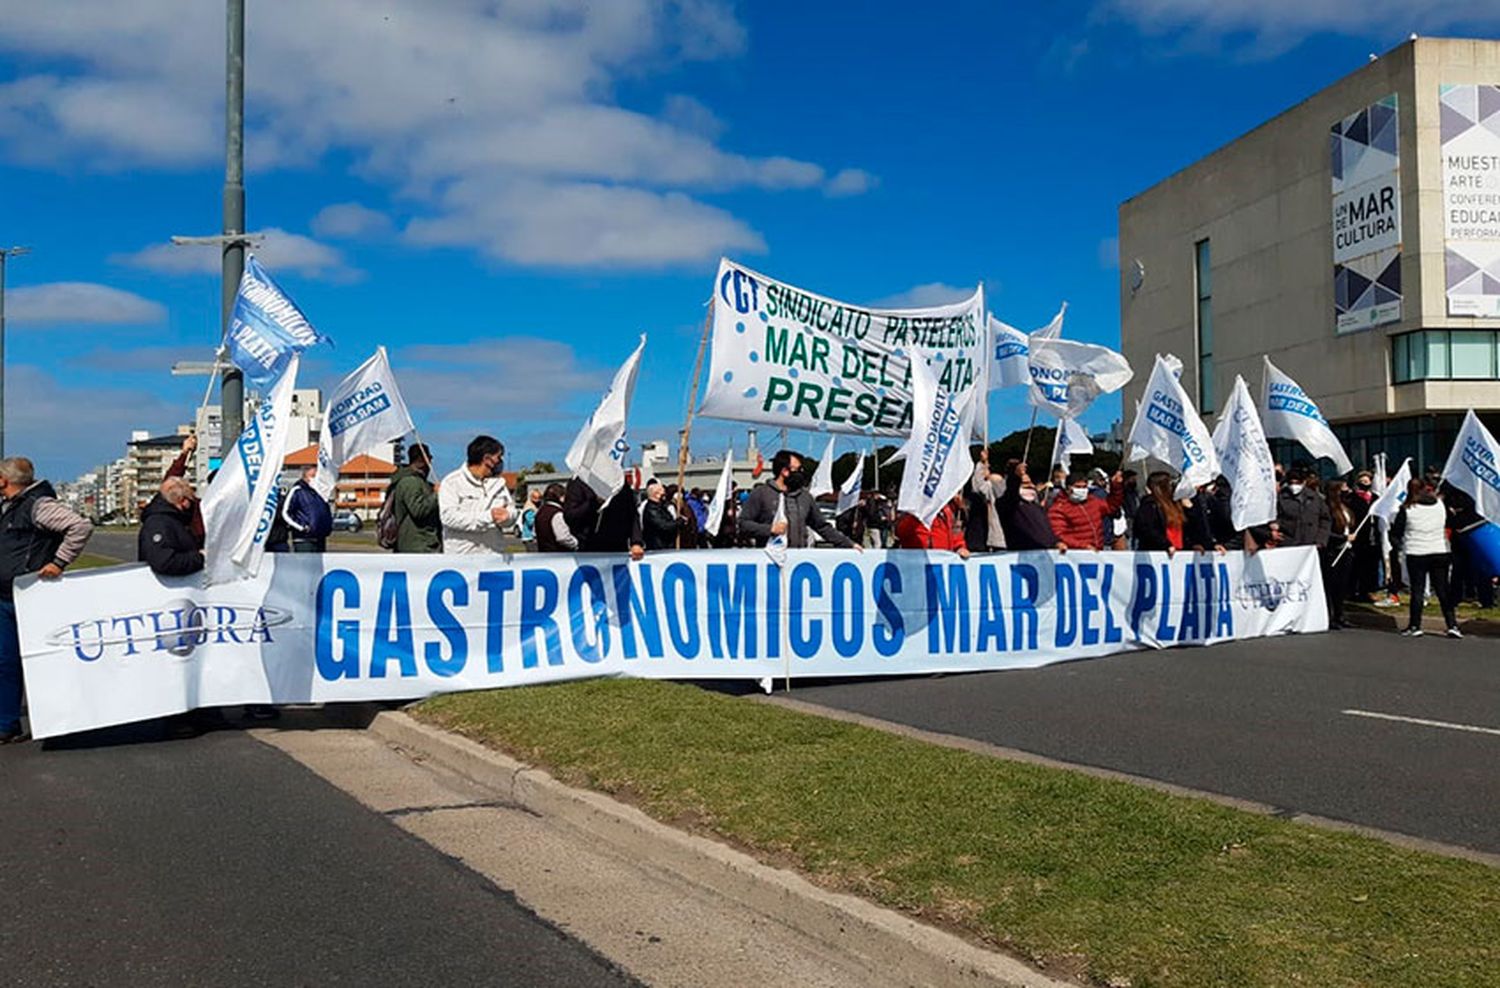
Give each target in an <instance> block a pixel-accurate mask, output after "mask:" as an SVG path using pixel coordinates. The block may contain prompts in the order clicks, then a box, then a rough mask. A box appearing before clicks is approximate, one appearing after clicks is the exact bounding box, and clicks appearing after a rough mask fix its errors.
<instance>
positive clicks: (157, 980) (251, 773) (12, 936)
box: [0, 728, 636, 988]
mask: <svg viewBox="0 0 1500 988" xmlns="http://www.w3.org/2000/svg"><path fill="white" fill-rule="evenodd" d="M153 737H154V735H153V733H152V731H151V729H150V728H145V729H142V728H135V729H131V730H129V731H122V732H117V733H116V734H115V735H114V736H113V740H115V741H119V742H129V743H120V744H115V745H108V744H106V745H103V746H99V747H93V748H83V749H75V750H56V749H53V750H43V748H42V746H40V745H36V744H28V745H15V746H9V747H5V748H0V889H3V890H4V893H5V895H4V902H5V907H6V916H5V919H4V921H3V922H0V982H3V983H4V984H6V985H16V986H27V985H37V986H43V985H45V986H59V985H130V984H137V985H162V986H171V985H208V984H213V985H226V986H235V985H243V986H256V988H260V986H263V985H320V986H321V985H376V984H378V985H480V984H483V985H517V986H520V985H525V986H589V985H601V986H602V985H608V986H623V985H631V984H636V982H634V981H632V980H631V979H630V978H628V977H627V976H625V975H623V974H621V973H619V972H618V971H617V970H616V969H614V968H613V967H611V966H610V965H609V964H608V962H606V961H604V960H602V959H601V958H599V957H598V956H597V955H596V954H594V953H592V952H591V951H589V950H588V949H587V948H586V947H584V946H583V945H581V944H580V943H578V942H577V941H576V940H573V939H571V938H569V937H567V936H566V935H564V934H563V933H561V932H559V931H558V930H557V929H556V928H554V927H552V926H550V925H548V924H546V923H544V922H543V921H541V920H540V919H538V918H537V917H536V916H535V915H533V914H532V913H531V912H529V911H528V910H526V909H525V908H523V907H522V906H520V905H519V904H517V902H516V901H515V900H514V898H513V897H511V896H510V895H509V894H508V893H505V892H502V891H500V890H499V889H497V888H496V887H495V886H493V885H492V884H490V883H489V882H487V881H486V880H485V879H483V878H481V877H480V876H479V875H477V874H475V873H474V872H471V871H469V870H468V869H467V868H465V867H464V866H463V865H461V864H459V863H458V862H457V861H456V860H454V859H451V858H448V857H446V856H445V855H443V854H441V853H439V852H437V851H436V850H434V849H432V848H431V847H429V846H428V845H426V844H424V843H421V842H419V841H418V840H417V839H416V838H414V837H412V836H410V835H408V834H406V833H405V832H403V831H402V830H400V829H398V828H397V827H396V826H395V825H394V824H393V823H392V822H391V821H390V820H388V819H386V818H385V817H383V816H381V815H380V814H377V813H374V812H371V811H370V810H368V809H366V808H364V807H362V806H361V805H359V804H358V803H357V802H355V801H354V800H353V799H352V798H351V797H349V796H347V795H345V794H344V793H342V792H340V791H339V790H337V789H335V788H333V787H332V786H331V785H329V784H328V783H326V782H323V781H322V780H321V779H319V778H317V777H316V776H314V775H313V774H312V773H311V772H309V771H308V770H306V769H304V768H303V767H302V766H301V765H299V764H297V763H296V762H294V761H292V760H291V759H290V758H288V757H287V756H285V755H283V754H281V753H280V752H277V751H275V750H273V749H271V748H269V747H266V746H265V745H262V744H260V743H259V742H257V741H255V740H253V739H251V738H250V737H248V736H246V735H244V734H241V733H239V732H237V731H220V732H216V733H213V734H210V735H207V736H204V737H202V738H197V739H194V740H191V741H172V742H155V743H153V742H152V739H153ZM91 740H92V742H93V743H95V744H99V743H100V742H101V741H109V740H111V738H110V737H108V736H101V735H95V736H93V737H92V739H91Z"/></svg>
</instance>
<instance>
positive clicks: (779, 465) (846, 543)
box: [740, 449, 860, 549]
mask: <svg viewBox="0 0 1500 988" xmlns="http://www.w3.org/2000/svg"><path fill="white" fill-rule="evenodd" d="M783 505H784V506H785V507H784V510H785V517H784V518H783V519H782V520H780V521H778V520H777V519H776V515H777V511H778V509H779V508H782V506H783ZM809 530H810V531H814V532H817V533H818V538H820V539H822V540H823V541H824V542H828V543H830V544H832V545H834V546H837V547H838V548H840V549H858V548H860V547H859V546H856V545H855V544H854V543H853V542H852V541H850V539H849V538H848V537H847V536H845V535H844V534H843V533H842V532H840V531H839V530H838V529H837V528H834V527H833V525H831V524H829V522H828V519H826V518H824V517H823V514H822V512H820V511H819V510H818V506H817V504H816V503H815V502H814V501H813V498H812V494H810V493H809V492H808V490H807V472H806V471H805V470H804V469H803V467H802V454H800V453H794V452H792V451H791V450H789V449H783V450H779V451H778V452H777V453H776V455H775V456H774V457H773V458H772V459H771V477H770V478H769V479H767V480H765V481H762V482H761V483H759V484H757V485H756V486H755V489H754V490H752V491H751V492H750V496H749V497H748V498H747V499H746V500H745V506H744V508H743V509H741V511H740V531H741V532H743V533H745V534H746V535H748V536H749V537H750V538H752V539H753V540H754V541H755V544H756V545H758V546H764V545H765V544H766V542H767V541H769V540H770V538H771V536H773V535H785V536H786V544H787V547H788V548H790V549H801V548H805V547H806V546H807V543H808V539H807V533H808V531H809Z"/></svg>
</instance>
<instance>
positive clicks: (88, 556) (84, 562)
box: [68, 552, 120, 570]
mask: <svg viewBox="0 0 1500 988" xmlns="http://www.w3.org/2000/svg"><path fill="white" fill-rule="evenodd" d="M118 565H120V560H118V559H115V558H114V557H113V556H98V555H95V554H94V553H92V552H85V553H83V554H81V555H80V556H79V557H78V558H77V559H75V560H73V562H71V563H70V564H68V569H70V570H79V569H101V568H103V567H105V566H118Z"/></svg>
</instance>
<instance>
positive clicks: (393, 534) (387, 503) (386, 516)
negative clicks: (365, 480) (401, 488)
mask: <svg viewBox="0 0 1500 988" xmlns="http://www.w3.org/2000/svg"><path fill="white" fill-rule="evenodd" d="M399 483H400V481H399V480H398V481H396V484H392V485H391V486H390V487H389V488H388V489H387V490H386V492H385V500H384V501H381V502H380V513H379V514H377V515H376V516H375V540H376V541H377V542H379V543H380V548H382V549H389V550H392V551H394V550H395V548H396V540H397V539H398V538H399V537H400V535H401V519H399V518H397V517H396V485H397V484H399Z"/></svg>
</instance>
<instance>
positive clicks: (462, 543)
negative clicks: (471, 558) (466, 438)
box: [438, 436, 515, 555]
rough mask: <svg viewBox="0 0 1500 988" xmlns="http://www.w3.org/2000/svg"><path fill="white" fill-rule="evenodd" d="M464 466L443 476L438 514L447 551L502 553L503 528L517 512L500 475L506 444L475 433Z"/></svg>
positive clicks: (471, 553)
mask: <svg viewBox="0 0 1500 988" xmlns="http://www.w3.org/2000/svg"><path fill="white" fill-rule="evenodd" d="M465 459H466V461H467V462H465V463H464V465H463V466H461V467H459V468H458V469H457V470H454V471H453V472H452V473H450V474H448V476H446V477H444V478H443V483H442V486H441V487H439V488H438V515H439V517H440V518H441V519H442V521H443V552H444V553H445V554H448V555H475V554H479V553H489V552H500V551H502V548H503V544H504V533H503V531H502V529H503V528H504V526H506V525H508V524H509V523H510V520H511V517H512V516H513V515H514V514H515V503H514V502H513V501H512V500H511V496H510V488H508V487H506V486H505V478H504V477H502V476H501V475H500V471H501V468H502V467H503V466H504V465H505V447H504V446H502V445H501V444H500V441H499V440H498V439H495V438H494V437H493V436H475V437H474V440H473V441H472V442H470V443H469V448H468V451H467V456H466V457H465Z"/></svg>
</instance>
